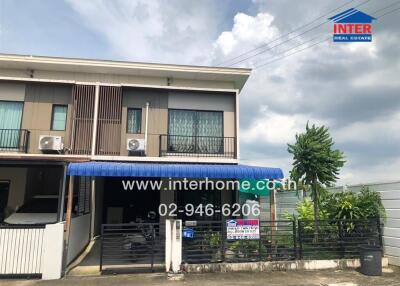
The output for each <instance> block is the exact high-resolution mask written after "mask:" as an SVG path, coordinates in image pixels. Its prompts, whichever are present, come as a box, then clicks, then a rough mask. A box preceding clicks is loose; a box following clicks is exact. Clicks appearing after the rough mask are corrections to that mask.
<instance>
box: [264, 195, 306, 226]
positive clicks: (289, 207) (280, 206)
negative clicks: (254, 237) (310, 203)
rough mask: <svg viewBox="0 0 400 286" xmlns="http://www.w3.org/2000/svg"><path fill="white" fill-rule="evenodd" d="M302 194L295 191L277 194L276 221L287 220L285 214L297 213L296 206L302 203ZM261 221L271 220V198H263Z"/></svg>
mask: <svg viewBox="0 0 400 286" xmlns="http://www.w3.org/2000/svg"><path fill="white" fill-rule="evenodd" d="M302 199H303V198H302V194H301V193H299V194H298V193H297V192H294V191H289V192H277V193H276V196H275V204H276V219H277V220H285V218H284V216H283V214H284V213H285V212H288V213H290V214H294V213H295V209H296V204H297V203H298V202H299V201H301V200H302ZM260 203H261V219H263V220H270V197H269V196H261V198H260Z"/></svg>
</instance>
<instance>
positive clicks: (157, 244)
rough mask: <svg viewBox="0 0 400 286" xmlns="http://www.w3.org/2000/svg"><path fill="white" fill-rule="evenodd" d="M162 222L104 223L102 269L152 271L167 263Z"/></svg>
mask: <svg viewBox="0 0 400 286" xmlns="http://www.w3.org/2000/svg"><path fill="white" fill-rule="evenodd" d="M161 233H162V232H160V224H159V223H129V224H103V225H102V229H101V253H100V271H104V270H110V271H123V270H130V271H131V270H132V269H136V270H140V271H142V270H151V271H153V270H154V269H155V268H156V266H161V265H162V264H164V263H165V237H164V236H163V235H161Z"/></svg>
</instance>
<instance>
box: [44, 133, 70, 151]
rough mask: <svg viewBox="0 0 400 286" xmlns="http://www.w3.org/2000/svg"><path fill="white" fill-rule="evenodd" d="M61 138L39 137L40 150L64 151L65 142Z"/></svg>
mask: <svg viewBox="0 0 400 286" xmlns="http://www.w3.org/2000/svg"><path fill="white" fill-rule="evenodd" d="M63 141H64V140H63V138H62V137H61V136H48V135H41V136H40V137H39V150H41V151H44V152H45V151H62V150H63V149H64V142H63Z"/></svg>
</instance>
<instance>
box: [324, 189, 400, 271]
mask: <svg viewBox="0 0 400 286" xmlns="http://www.w3.org/2000/svg"><path fill="white" fill-rule="evenodd" d="M363 186H366V187H368V188H370V190H374V191H377V192H379V193H380V194H381V198H382V203H383V205H384V207H385V209H386V215H387V219H386V221H385V222H384V228H383V245H384V250H385V256H387V257H388V258H389V264H393V265H398V266H400V181H398V182H387V183H373V184H365V185H352V186H346V187H345V189H347V190H348V191H351V192H359V191H361V189H362V187H363ZM343 190H344V188H343V187H336V188H332V189H330V191H333V192H341V191H343Z"/></svg>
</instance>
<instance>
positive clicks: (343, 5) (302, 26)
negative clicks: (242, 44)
mask: <svg viewBox="0 0 400 286" xmlns="http://www.w3.org/2000/svg"><path fill="white" fill-rule="evenodd" d="M354 1H355V0H351V1H347V2H346V3H344V4H342V5H340V6H339V7H337V8H335V9H332V10H330V11H329V12H327V13H326V14H324V15H322V16H319V17H318V18H315V19H314V20H312V21H311V22H308V23H306V24H304V25H301V26H300V27H297V28H296V29H294V30H292V31H290V32H288V33H286V34H284V35H282V36H279V37H278V38H276V39H274V40H272V41H270V42H268V43H265V44H262V45H260V46H258V47H256V48H254V49H251V50H249V51H247V52H244V53H242V54H239V55H238V56H236V57H233V58H231V59H228V60H225V61H223V62H221V63H219V64H217V66H219V65H222V64H225V63H229V62H231V61H234V60H236V59H238V58H240V57H242V56H243V55H246V54H248V53H251V52H254V51H257V50H258V49H261V48H264V47H266V46H268V45H269V44H272V43H274V42H276V41H277V40H279V39H281V38H283V37H286V36H288V35H290V34H293V33H294V32H296V31H298V30H301V29H303V28H304V27H307V26H309V25H311V24H312V23H314V22H316V21H318V20H319V19H321V18H323V17H326V16H327V15H329V14H330V13H332V12H334V11H336V10H339V9H341V8H343V7H345V6H347V5H348V4H350V3H352V2H354Z"/></svg>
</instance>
